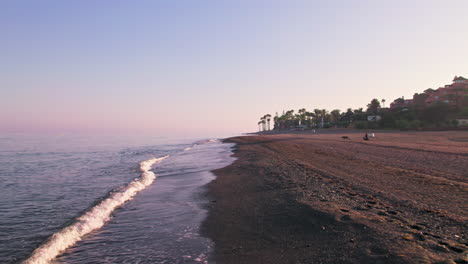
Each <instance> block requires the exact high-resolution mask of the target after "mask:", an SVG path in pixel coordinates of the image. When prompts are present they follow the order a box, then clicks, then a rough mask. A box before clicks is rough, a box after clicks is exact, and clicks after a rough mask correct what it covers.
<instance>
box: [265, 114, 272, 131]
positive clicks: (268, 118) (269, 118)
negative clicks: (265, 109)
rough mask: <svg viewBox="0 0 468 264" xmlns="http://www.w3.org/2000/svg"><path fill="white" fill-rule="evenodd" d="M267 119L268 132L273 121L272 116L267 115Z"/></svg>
mask: <svg viewBox="0 0 468 264" xmlns="http://www.w3.org/2000/svg"><path fill="white" fill-rule="evenodd" d="M265 118H266V120H267V122H268V131H270V120H271V115H270V114H266V115H265Z"/></svg>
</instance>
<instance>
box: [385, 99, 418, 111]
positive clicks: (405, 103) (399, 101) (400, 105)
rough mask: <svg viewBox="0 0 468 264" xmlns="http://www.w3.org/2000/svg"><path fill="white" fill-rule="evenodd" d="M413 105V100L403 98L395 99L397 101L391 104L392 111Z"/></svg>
mask: <svg viewBox="0 0 468 264" xmlns="http://www.w3.org/2000/svg"><path fill="white" fill-rule="evenodd" d="M412 104H413V99H406V100H405V99H404V98H403V97H401V98H397V99H395V101H393V102H392V103H391V104H390V109H395V108H406V107H408V106H410V105H412Z"/></svg>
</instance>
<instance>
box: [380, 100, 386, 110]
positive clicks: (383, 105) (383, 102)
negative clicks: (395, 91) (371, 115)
mask: <svg viewBox="0 0 468 264" xmlns="http://www.w3.org/2000/svg"><path fill="white" fill-rule="evenodd" d="M381 102H382V107H383V108H385V102H386V100H385V99H382V100H381Z"/></svg>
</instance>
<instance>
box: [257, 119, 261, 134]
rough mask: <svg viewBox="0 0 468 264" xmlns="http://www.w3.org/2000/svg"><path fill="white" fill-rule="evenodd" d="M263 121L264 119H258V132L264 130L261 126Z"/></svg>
mask: <svg viewBox="0 0 468 264" xmlns="http://www.w3.org/2000/svg"><path fill="white" fill-rule="evenodd" d="M261 123H262V121H258V123H257V124H258V132H260V131H262V129H261V128H260V124H261Z"/></svg>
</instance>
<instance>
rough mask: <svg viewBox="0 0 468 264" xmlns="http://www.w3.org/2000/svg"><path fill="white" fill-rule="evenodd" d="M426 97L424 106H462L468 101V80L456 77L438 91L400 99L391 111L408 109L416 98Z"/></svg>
mask: <svg viewBox="0 0 468 264" xmlns="http://www.w3.org/2000/svg"><path fill="white" fill-rule="evenodd" d="M421 95H423V96H425V99H424V101H423V104H424V105H426V106H429V105H431V104H434V103H447V104H449V105H451V106H460V105H462V104H464V103H465V102H467V101H468V79H466V78H464V77H462V76H455V78H453V82H452V84H448V85H445V86H444V87H440V88H438V89H427V90H425V91H424V93H423V94H415V95H414V96H413V99H408V100H405V99H404V98H403V97H402V98H398V99H396V100H395V101H393V103H391V104H390V109H395V108H406V107H409V106H411V105H413V103H414V102H415V101H416V100H417V98H416V96H421Z"/></svg>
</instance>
